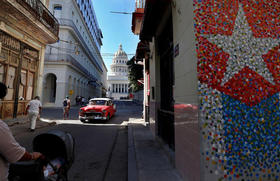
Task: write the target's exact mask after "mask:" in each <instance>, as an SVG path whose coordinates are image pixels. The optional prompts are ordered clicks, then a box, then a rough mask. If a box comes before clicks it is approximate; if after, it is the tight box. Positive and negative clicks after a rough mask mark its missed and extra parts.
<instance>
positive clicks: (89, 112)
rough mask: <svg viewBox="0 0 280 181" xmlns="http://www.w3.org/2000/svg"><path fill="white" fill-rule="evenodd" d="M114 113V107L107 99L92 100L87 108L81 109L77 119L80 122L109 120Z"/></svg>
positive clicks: (110, 100)
mask: <svg viewBox="0 0 280 181" xmlns="http://www.w3.org/2000/svg"><path fill="white" fill-rule="evenodd" d="M115 112H116V105H115V104H114V103H113V101H112V99H109V98H93V99H90V100H89V103H88V105H87V106H84V107H81V108H80V112H79V119H80V121H81V122H86V121H90V120H97V119H99V120H107V121H108V120H109V119H110V118H111V117H112V116H113V115H114V114H115Z"/></svg>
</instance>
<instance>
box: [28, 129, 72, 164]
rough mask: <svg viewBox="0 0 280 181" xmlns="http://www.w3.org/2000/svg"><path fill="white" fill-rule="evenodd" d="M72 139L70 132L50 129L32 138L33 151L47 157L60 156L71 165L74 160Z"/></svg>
mask: <svg viewBox="0 0 280 181" xmlns="http://www.w3.org/2000/svg"><path fill="white" fill-rule="evenodd" d="M74 144H75V142H74V139H73V137H72V135H71V134H70V133H67V132H64V131H61V130H51V131H49V132H47V133H43V134H40V135H38V136H36V137H35V138H34V139H33V151H36V152H40V153H42V154H43V155H45V156H47V157H48V158H49V159H54V158H57V157H62V158H64V159H65V161H66V162H67V164H68V166H69V167H71V165H72V163H73V161H74Z"/></svg>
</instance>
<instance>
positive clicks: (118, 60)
mask: <svg viewBox="0 0 280 181" xmlns="http://www.w3.org/2000/svg"><path fill="white" fill-rule="evenodd" d="M127 61H128V58H127V54H126V53H125V51H123V49H122V44H120V46H119V50H118V51H117V52H116V53H115V55H114V58H113V62H112V64H111V72H112V74H114V75H124V76H127V73H128V67H127V65H126V63H127Z"/></svg>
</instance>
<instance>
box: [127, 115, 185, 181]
mask: <svg viewBox="0 0 280 181" xmlns="http://www.w3.org/2000/svg"><path fill="white" fill-rule="evenodd" d="M181 180H182V179H181V177H180V174H179V173H178V171H177V170H176V169H175V168H174V166H172V164H171V162H170V160H169V159H168V157H167V155H166V154H165V153H164V149H163V148H162V146H161V145H160V144H159V143H158V142H156V141H155V139H154V136H153V135H152V132H151V131H150V128H149V126H148V125H146V124H145V121H144V120H143V119H130V120H129V122H128V181H181Z"/></svg>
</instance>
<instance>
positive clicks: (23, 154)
mask: <svg viewBox="0 0 280 181" xmlns="http://www.w3.org/2000/svg"><path fill="white" fill-rule="evenodd" d="M6 94H7V87H6V85H5V84H3V83H1V82H0V99H2V98H3V97H5V95H6ZM0 104H1V102H0ZM0 138H1V139H0V181H8V173H9V163H14V162H17V161H28V160H36V159H38V158H39V157H41V156H42V154H41V153H38V152H33V153H29V152H27V151H26V150H25V148H24V147H22V146H20V145H19V144H18V142H17V141H16V140H15V138H14V136H13V134H12V132H11V130H10V129H9V127H8V125H7V124H6V123H4V122H3V121H2V120H0Z"/></svg>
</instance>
